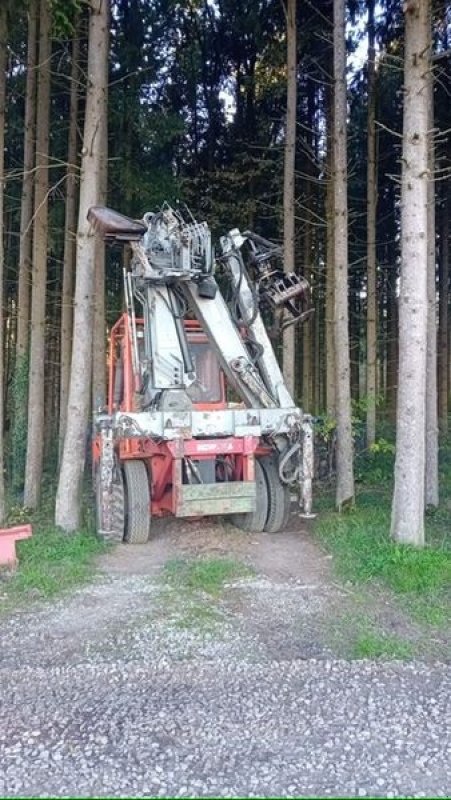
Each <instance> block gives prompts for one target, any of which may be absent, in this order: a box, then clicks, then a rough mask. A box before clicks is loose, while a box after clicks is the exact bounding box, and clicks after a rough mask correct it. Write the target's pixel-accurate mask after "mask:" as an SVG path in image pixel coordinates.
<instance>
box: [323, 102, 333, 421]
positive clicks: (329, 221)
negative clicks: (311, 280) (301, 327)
mask: <svg viewBox="0 0 451 800" xmlns="http://www.w3.org/2000/svg"><path fill="white" fill-rule="evenodd" d="M328 106H329V108H328V127H329V132H328V137H327V139H328V144H327V149H328V152H327V187H326V311H325V317H326V318H325V326H326V410H327V413H328V414H329V416H331V417H335V275H334V260H335V259H334V221H335V213H334V182H333V172H334V167H333V163H334V161H333V104H332V102H331V101H330V102H329V104H328Z"/></svg>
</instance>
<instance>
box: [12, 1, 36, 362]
mask: <svg viewBox="0 0 451 800" xmlns="http://www.w3.org/2000/svg"><path fill="white" fill-rule="evenodd" d="M38 7H39V3H38V0H30V10H29V12H28V48H27V79H26V86H25V122H24V129H25V133H24V154H23V170H24V172H23V181H22V197H21V205H20V244H19V286H18V290H17V345H16V355H17V358H23V357H25V356H26V355H27V351H28V330H29V324H30V284H31V280H30V278H31V275H30V273H31V253H32V242H33V228H32V217H33V183H34V176H33V167H34V163H35V136H36V84H37V71H36V61H37V47H38Z"/></svg>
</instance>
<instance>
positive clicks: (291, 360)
mask: <svg viewBox="0 0 451 800" xmlns="http://www.w3.org/2000/svg"><path fill="white" fill-rule="evenodd" d="M296 69H297V59H296V0H287V119H286V132H285V164H284V183H283V246H284V265H285V271H286V272H294V270H295V159H296ZM294 344H295V335H294V326H293V325H291V326H290V327H289V328H287V330H285V331H284V334H283V374H284V378H285V382H286V384H287V388H288V391H289V392H290V394H291V395H293V396H294V388H295V352H294V351H295V346H294Z"/></svg>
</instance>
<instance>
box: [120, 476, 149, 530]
mask: <svg viewBox="0 0 451 800" xmlns="http://www.w3.org/2000/svg"><path fill="white" fill-rule="evenodd" d="M123 475H124V485H125V535H124V541H126V542H129V543H130V544H145V543H146V542H147V540H148V538H149V534H150V521H151V514H150V488H149V475H148V472H147V469H146V465H145V463H144V461H139V460H136V461H135V460H129V461H124V464H123Z"/></svg>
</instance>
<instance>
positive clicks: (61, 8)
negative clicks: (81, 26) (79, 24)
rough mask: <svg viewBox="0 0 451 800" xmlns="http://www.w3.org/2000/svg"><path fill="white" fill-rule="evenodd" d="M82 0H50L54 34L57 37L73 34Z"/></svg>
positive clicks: (62, 37)
mask: <svg viewBox="0 0 451 800" xmlns="http://www.w3.org/2000/svg"><path fill="white" fill-rule="evenodd" d="M81 6H82V0H50V8H51V13H52V35H53V36H54V38H55V39H64V38H69V37H70V36H73V34H74V31H75V24H76V20H77V17H78V15H79V13H80V11H81Z"/></svg>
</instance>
